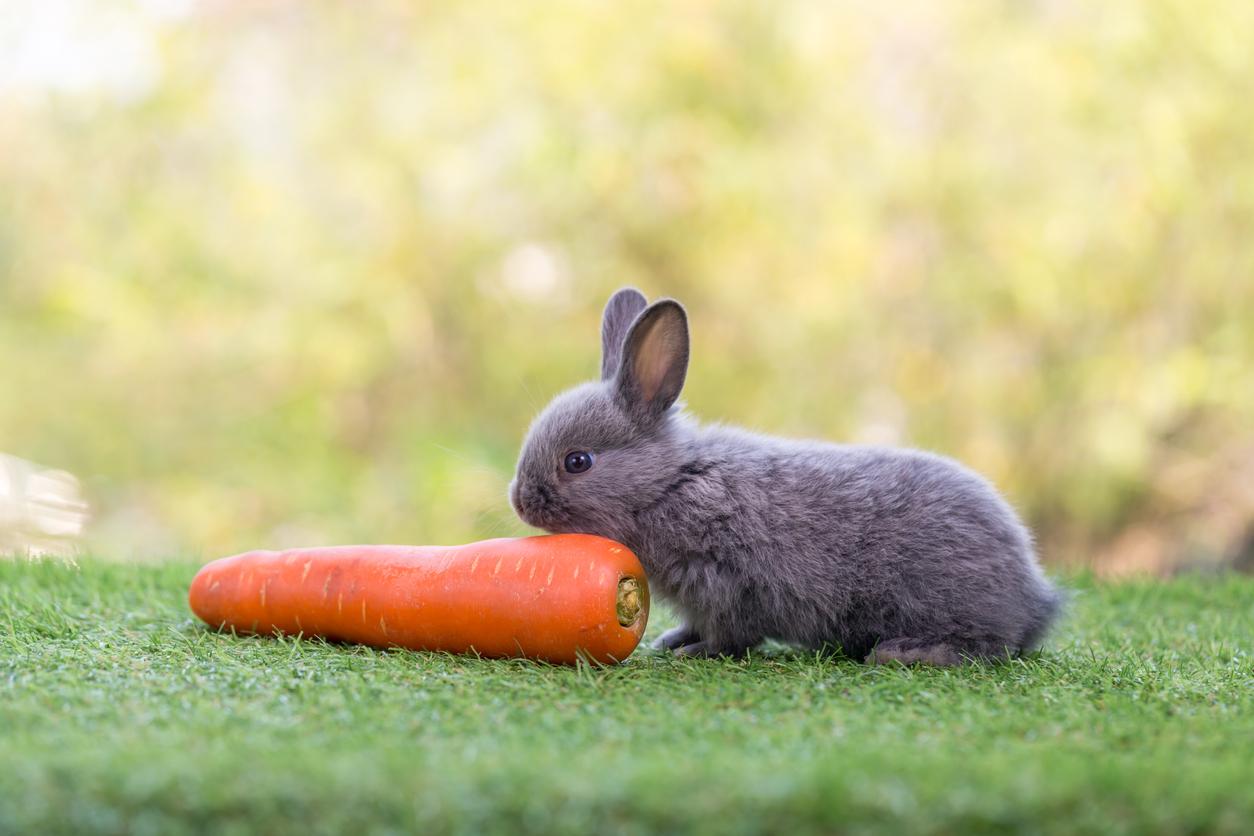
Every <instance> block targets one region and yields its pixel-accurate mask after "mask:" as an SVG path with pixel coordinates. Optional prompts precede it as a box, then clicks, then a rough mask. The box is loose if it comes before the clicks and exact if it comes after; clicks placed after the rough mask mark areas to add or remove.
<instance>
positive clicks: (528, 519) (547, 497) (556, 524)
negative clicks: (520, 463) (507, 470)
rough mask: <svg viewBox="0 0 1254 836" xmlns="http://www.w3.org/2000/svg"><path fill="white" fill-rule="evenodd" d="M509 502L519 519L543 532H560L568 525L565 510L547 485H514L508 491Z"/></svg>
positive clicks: (533, 483) (526, 483)
mask: <svg viewBox="0 0 1254 836" xmlns="http://www.w3.org/2000/svg"><path fill="white" fill-rule="evenodd" d="M510 500H511V503H512V504H513V506H514V512H515V513H517V514H518V517H519V519H521V520H522V521H523V522H525V523H527V524H528V525H533V526H535V527H536V528H542V529H544V530H545V531H560V530H561V529H562V528H563V527H564V526H566V525H569V522H570V520H569V519H568V516H569V515H568V514H567V513H566V509H565V507H564V506H563V504H562V501H561V498H560V497H558V495H557V493H556V491H554V490H553V489H552V488H551V487H549V486H548V485H545V484H543V483H535V482H522V483H516V484H515V485H514V487H513V489H512V490H511V491H510Z"/></svg>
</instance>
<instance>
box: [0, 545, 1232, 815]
mask: <svg viewBox="0 0 1254 836" xmlns="http://www.w3.org/2000/svg"><path fill="white" fill-rule="evenodd" d="M191 572H192V570H191V568H190V567H188V566H187V565H185V564H178V563H175V564H167V565H165V566H162V567H140V566H133V565H132V566H120V565H116V564H112V565H111V564H101V563H96V562H88V563H85V564H84V565H83V566H82V567H81V569H74V568H67V567H64V566H59V565H55V564H48V563H42V564H31V563H26V562H15V563H9V564H0V763H3V764H5V767H4V774H3V778H0V833H19V832H21V833H26V832H38V833H48V834H56V833H76V834H86V833H128V834H145V833H153V834H178V833H193V832H195V833H251V832H257V833H274V834H279V833H339V832H344V831H345V830H350V829H351V830H352V831H353V832H360V833H386V832H392V833H398V832H403V833H413V832H422V833H494V832H515V833H516V832H525V833H531V832H534V833H544V834H556V833H651V832H696V833H757V832H778V833H832V832H851V833H853V832H858V833H880V832H882V833H904V832H911V833H913V832H921V833H973V832H977V833H984V832H1004V831H1006V830H1009V829H1015V830H1022V831H1026V832H1033V833H1042V834H1048V833H1060V834H1062V833H1067V834H1070V833H1102V834H1106V833H1226V834H1237V833H1243V832H1246V831H1247V830H1248V827H1249V822H1250V820H1251V816H1254V795H1252V794H1251V793H1250V792H1249V787H1250V783H1251V780H1252V779H1254V765H1252V764H1251V761H1250V758H1249V751H1250V746H1251V743H1252V742H1254V658H1252V657H1251V655H1250V648H1251V647H1254V611H1252V610H1251V608H1250V606H1249V602H1250V600H1251V597H1254V579H1250V578H1239V577H1235V576H1227V577H1199V576H1190V577H1185V578H1181V579H1177V580H1174V581H1171V582H1166V583H1152V584H1151V583H1136V584H1124V585H1117V586H1110V585H1096V586H1094V585H1089V584H1084V585H1082V586H1081V588H1080V589H1079V591H1078V592H1077V594H1076V598H1075V602H1074V607H1073V610H1072V612H1071V614H1070V616H1069V618H1068V619H1067V620H1066V622H1065V623H1064V625H1063V628H1062V630H1061V631H1060V633H1059V634H1058V635H1056V636H1055V637H1053V638H1052V639H1051V640H1050V641H1049V642H1048V643H1047V645H1046V647H1045V649H1044V651H1043V653H1041V654H1040V655H1038V656H1036V657H1034V658H1031V659H1027V660H1022V661H1018V662H1015V663H1012V664H1005V665H999V666H977V667H969V668H965V669H961V670H933V669H905V668H900V667H883V668H871V667H865V666H862V665H859V664H856V663H853V662H848V661H841V660H836V659H830V658H827V659H825V658H817V659H816V658H811V657H809V656H807V655H803V654H797V653H793V652H790V651H787V650H784V649H776V650H773V651H770V652H767V653H765V654H761V655H758V656H755V657H754V658H752V659H751V660H749V661H746V662H731V661H704V660H676V659H673V658H671V657H670V656H668V655H666V654H660V653H654V652H651V651H637V653H636V654H635V655H634V656H633V657H632V658H631V659H630V660H628V662H627V663H626V664H624V665H622V666H619V667H616V668H609V669H595V668H588V667H583V668H570V669H567V668H554V667H549V666H545V665H538V664H532V663H527V662H492V661H481V660H475V659H469V658H458V657H450V656H442V655H438V654H422V653H413V652H408V651H389V652H379V651H374V650H370V649H367V648H361V647H352V646H333V645H327V644H325V643H322V642H318V641H296V640H275V639H261V638H237V637H233V636H230V635H221V634H216V633H211V632H209V631H207V630H206V629H204V628H203V627H202V626H200V625H198V624H197V623H195V622H194V620H193V619H192V618H191V617H190V615H189V614H188V613H187V610H186V605H185V599H184V595H185V592H186V585H187V582H188V581H189V579H190V577H191ZM661 615H662V617H659V618H656V619H655V622H656V623H655V624H653V625H652V626H651V628H650V631H649V636H650V637H651V636H653V635H656V634H657V633H658V632H659V631H660V630H661V629H662V628H663V627H664V626H667V625H666V624H665V623H663V622H666V621H668V619H667V618H666V617H665V614H661Z"/></svg>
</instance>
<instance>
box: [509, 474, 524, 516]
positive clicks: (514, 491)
mask: <svg viewBox="0 0 1254 836" xmlns="http://www.w3.org/2000/svg"><path fill="white" fill-rule="evenodd" d="M509 504H510V505H513V506H514V510H515V511H518V510H520V508H521V506H522V483H521V482H520V481H519V480H518V479H515V480H514V481H512V482H510V483H509Z"/></svg>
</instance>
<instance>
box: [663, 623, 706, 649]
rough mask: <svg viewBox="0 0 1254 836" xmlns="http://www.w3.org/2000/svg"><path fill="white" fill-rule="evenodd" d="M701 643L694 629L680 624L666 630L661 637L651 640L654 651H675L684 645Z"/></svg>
mask: <svg viewBox="0 0 1254 836" xmlns="http://www.w3.org/2000/svg"><path fill="white" fill-rule="evenodd" d="M699 641H701V637H700V636H699V635H697V631H696V628H694V627H692V626H690V625H688V624H681V625H679V626H678V627H674V628H672V629H670V630H667V631H666V632H665V633H663V634H662V635H660V636H658V637H657V638H656V639H654V640H653V648H654V649H655V650H675V649H677V648H680V647H683V646H684V645H686V644H695V643H696V642H699Z"/></svg>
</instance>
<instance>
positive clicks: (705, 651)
mask: <svg viewBox="0 0 1254 836" xmlns="http://www.w3.org/2000/svg"><path fill="white" fill-rule="evenodd" d="M748 652H749V648H748V647H747V646H743V645H726V644H722V645H720V644H715V643H714V642H710V641H698V642H693V643H692V644H686V645H684V646H683V647H677V648H675V655H676V656H686V657H688V658H690V659H714V658H717V657H719V656H727V657H729V658H732V659H741V658H744V655H745V654H746V653H748Z"/></svg>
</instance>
